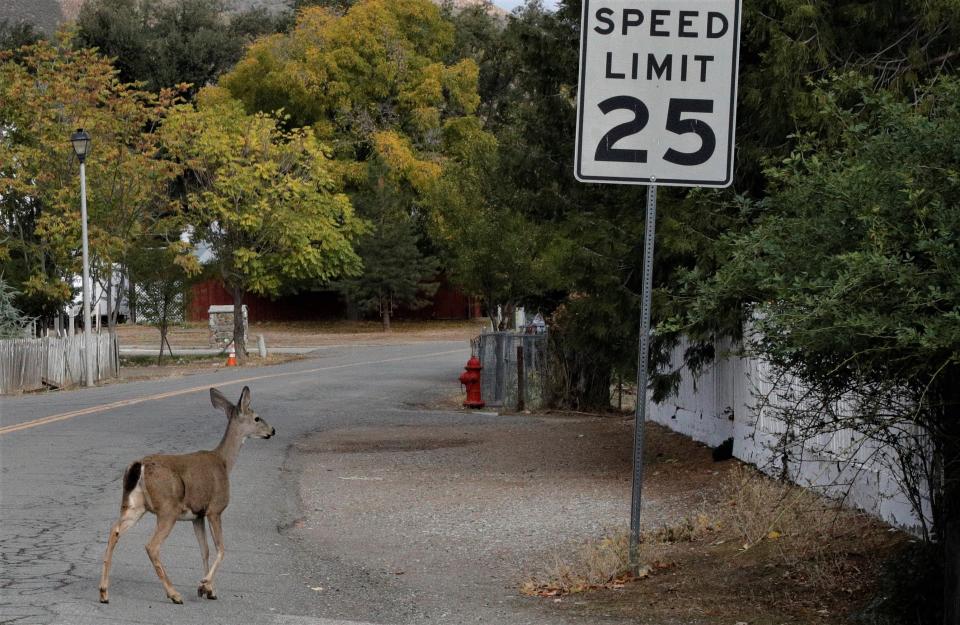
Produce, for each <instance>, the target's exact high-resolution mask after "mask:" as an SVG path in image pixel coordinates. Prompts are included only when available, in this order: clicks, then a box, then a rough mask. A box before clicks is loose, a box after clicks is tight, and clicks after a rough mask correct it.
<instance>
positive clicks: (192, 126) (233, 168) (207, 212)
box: [161, 87, 364, 359]
mask: <svg viewBox="0 0 960 625" xmlns="http://www.w3.org/2000/svg"><path fill="white" fill-rule="evenodd" d="M161 134H162V137H163V141H164V146H165V149H166V150H167V151H168V152H169V154H170V156H171V157H172V158H174V159H175V160H176V161H177V162H179V163H181V164H182V165H183V167H184V168H185V170H186V172H187V173H186V184H187V188H188V194H187V200H186V204H187V206H186V210H187V213H188V215H189V216H190V220H189V221H190V223H192V224H194V226H195V228H196V230H195V232H194V241H195V242H204V243H205V244H207V245H209V246H210V249H211V252H212V254H213V256H214V260H213V264H214V265H215V268H216V271H217V273H218V274H219V276H220V278H221V280H222V281H223V284H224V286H225V287H226V288H227V290H228V291H230V292H231V293H232V294H233V303H234V311H235V314H234V319H235V325H234V344H235V347H236V349H237V354H238V356H239V357H240V358H241V359H243V358H245V344H244V337H243V318H242V315H241V310H242V305H243V298H244V296H245V295H246V294H247V293H256V294H259V295H277V294H278V293H280V292H281V290H282V289H284V287H286V286H288V285H292V284H298V283H302V282H303V281H305V280H315V281H321V282H325V281H329V280H333V279H336V278H340V277H342V276H349V275H354V274H357V273H358V272H359V271H360V266H361V265H360V259H359V258H358V257H357V255H356V253H355V252H354V250H353V247H352V245H353V243H354V242H355V241H356V239H357V237H358V236H359V235H360V234H361V233H362V232H363V230H364V225H363V222H362V220H360V219H359V218H358V217H356V215H355V214H354V211H353V206H352V205H351V203H350V200H349V199H348V197H347V196H346V195H345V194H344V193H342V190H341V189H342V179H341V177H340V174H339V171H338V170H337V169H336V167H334V166H333V164H332V163H331V161H330V159H329V158H328V157H327V156H326V154H325V153H324V147H323V146H322V144H321V143H320V142H318V141H317V139H316V138H315V137H314V136H313V134H312V133H309V132H306V131H304V130H299V129H295V130H283V129H282V128H281V127H280V122H279V120H278V119H277V118H276V117H273V116H270V115H266V114H261V113H257V114H254V115H247V114H246V113H244V111H243V108H242V106H241V105H240V103H239V102H237V101H236V100H233V99H232V98H231V97H230V95H229V94H228V93H227V92H226V91H224V90H223V89H220V88H218V87H208V88H206V89H203V90H201V91H200V93H199V94H198V95H197V101H196V105H183V106H180V107H179V108H177V110H176V111H175V113H174V114H172V115H171V116H170V117H169V118H168V119H167V121H166V123H165V124H164V126H163V128H162V129H161Z"/></svg>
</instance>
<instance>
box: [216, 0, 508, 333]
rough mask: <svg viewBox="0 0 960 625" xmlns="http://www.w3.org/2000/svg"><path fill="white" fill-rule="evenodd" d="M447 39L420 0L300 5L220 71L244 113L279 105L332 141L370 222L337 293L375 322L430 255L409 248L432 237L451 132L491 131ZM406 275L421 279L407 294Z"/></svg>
mask: <svg viewBox="0 0 960 625" xmlns="http://www.w3.org/2000/svg"><path fill="white" fill-rule="evenodd" d="M453 48H454V31H453V26H452V25H451V24H450V23H449V22H447V21H446V20H444V19H443V16H442V15H441V12H440V9H439V8H438V7H437V6H436V5H435V4H434V3H432V2H430V1H429V0H361V1H359V2H357V3H356V4H354V5H352V6H351V7H350V8H349V10H347V11H346V12H343V13H338V12H335V11H333V10H331V9H328V8H324V7H311V8H307V9H304V10H302V11H301V12H300V13H299V14H298V19H297V23H296V26H295V27H294V28H293V30H292V31H291V32H289V33H284V34H277V35H272V36H269V37H266V38H264V39H261V40H259V41H258V42H256V43H254V44H253V45H252V46H251V47H250V48H249V50H248V52H247V55H246V56H245V57H244V58H243V59H242V60H241V61H240V62H239V63H238V64H237V66H236V67H235V68H234V69H233V70H232V71H231V72H229V73H228V74H226V75H225V76H224V77H223V79H222V81H221V84H222V85H223V86H224V87H226V88H227V89H228V90H229V91H230V92H231V93H232V94H233V96H234V97H236V98H237V99H239V100H240V101H242V102H243V103H244V105H245V107H246V109H247V111H248V112H250V113H253V112H257V111H261V112H271V111H279V110H282V111H283V115H284V116H285V118H286V120H287V121H286V123H287V124H288V125H290V126H310V127H311V128H312V131H313V133H314V135H315V136H316V137H318V138H319V139H321V140H322V141H323V142H324V143H326V144H328V145H330V146H331V147H332V156H333V158H334V160H335V162H336V165H337V168H338V170H339V171H340V172H342V175H343V176H344V179H345V181H346V184H347V187H346V188H347V191H348V192H349V193H350V194H351V196H352V197H353V198H354V199H355V200H356V205H357V207H358V211H360V213H361V216H362V217H364V218H366V219H368V220H369V222H370V223H371V224H373V228H372V229H371V231H370V232H369V233H368V234H367V235H365V237H364V239H363V240H362V241H361V244H360V246H359V249H360V250H361V252H362V254H363V256H364V264H365V269H364V273H362V274H361V275H360V276H358V277H357V278H356V279H353V280H351V281H350V284H349V287H348V288H343V289H342V292H343V293H344V294H345V295H346V296H347V298H348V299H349V300H350V301H351V303H352V304H354V305H357V306H360V307H369V308H371V309H373V310H377V311H378V312H379V313H380V315H381V316H382V317H383V320H384V325H385V327H389V315H390V313H391V310H392V308H394V307H395V306H397V305H404V306H407V307H410V306H415V305H417V303H422V302H423V301H424V298H423V297H422V295H423V294H424V293H429V292H430V291H429V286H427V285H428V284H429V282H430V280H431V279H432V278H433V277H434V275H435V273H436V271H437V263H436V262H433V261H431V260H430V259H429V258H426V257H425V256H426V255H425V254H423V252H422V251H419V250H423V249H428V248H431V247H433V246H432V245H430V244H427V245H425V244H424V243H425V241H424V239H425V237H426V236H427V234H426V233H427V227H426V224H427V222H428V221H429V219H430V218H431V213H432V211H433V210H434V206H433V201H434V200H435V199H436V198H437V187H438V185H439V184H440V181H441V180H442V179H443V176H444V171H445V170H446V169H447V168H448V166H449V165H450V164H451V163H452V162H453V161H455V160H457V155H458V154H460V153H462V152H463V151H464V150H463V148H462V146H458V145H456V144H457V142H459V141H462V140H468V141H474V140H479V141H482V142H487V143H489V142H490V141H491V140H492V139H491V138H490V137H489V135H486V133H484V132H483V130H482V124H481V123H480V121H479V120H478V119H477V118H476V117H475V112H476V108H477V106H478V104H479V96H478V95H477V79H478V69H477V65H476V63H475V62H474V61H473V60H470V59H466V60H453V58H452V57H453V56H454V49H453ZM465 129H470V132H464V130H465ZM400 239H402V240H400ZM400 250H403V253H402V254H401V253H400ZM412 252H416V253H415V254H414V256H416V258H412V259H411V255H410V254H411V253H412ZM421 261H423V262H421ZM375 267H399V268H402V269H403V271H398V272H390V274H389V275H386V274H385V273H384V272H382V271H377V270H376V269H375ZM411 282H412V283H413V284H422V285H424V287H425V288H424V289H421V292H420V296H419V297H418V294H417V292H416V289H413V290H411V289H410V288H409V285H410V284H411ZM368 303H369V304H368Z"/></svg>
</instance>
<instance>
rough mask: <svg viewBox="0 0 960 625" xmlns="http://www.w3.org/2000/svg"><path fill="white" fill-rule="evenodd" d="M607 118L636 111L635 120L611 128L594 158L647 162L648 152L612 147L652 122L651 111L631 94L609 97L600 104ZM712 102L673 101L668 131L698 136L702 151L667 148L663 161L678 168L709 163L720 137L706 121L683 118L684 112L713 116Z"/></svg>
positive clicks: (668, 116) (599, 159)
mask: <svg viewBox="0 0 960 625" xmlns="http://www.w3.org/2000/svg"><path fill="white" fill-rule="evenodd" d="M598 106H599V107H600V110H601V111H602V112H603V114H604V115H606V114H607V113H609V112H611V111H616V110H618V109H624V110H628V111H632V112H633V119H632V120H630V121H628V122H624V123H622V124H618V125H616V126H614V127H613V128H611V129H610V130H609V131H608V132H607V134H605V135H604V136H603V138H602V139H600V144H599V145H598V146H597V152H596V154H595V156H594V158H596V160H598V161H615V162H620V163H646V162H647V151H646V150H634V149H625V148H615V147H613V146H614V145H615V144H616V143H617V142H618V141H619V140H620V139H623V138H624V137H629V136H630V135H635V134H637V133H638V132H640V131H641V130H643V129H644V127H645V126H646V125H647V122H648V121H650V111H649V109H647V105H646V104H644V103H643V101H642V100H639V99H637V98H634V97H633V96H628V95H618V96H614V97H612V98H607V99H606V100H604V101H603V102H601V103H600V104H599V105H598ZM712 112H713V100H694V99H688V98H670V107H669V108H668V109H667V125H666V129H667V130H669V131H670V132H673V133H676V134H678V135H685V134H687V133H691V132H692V133H695V134H696V135H697V136H699V137H700V142H701V143H700V149H699V150H697V151H696V152H680V151H679V150H674V149H673V148H670V149H668V150H667V151H666V152H665V153H664V155H663V160H665V161H667V162H668V163H673V164H675V165H685V166H692V165H702V164H703V163H706V162H707V161H708V160H710V157H711V156H713V153H714V151H715V150H716V149H717V137H716V135H715V134H714V132H713V128H711V127H710V126H709V125H708V124H707V123H706V122H705V121H703V120H701V119H696V118H688V119H681V116H682V115H683V114H684V113H712Z"/></svg>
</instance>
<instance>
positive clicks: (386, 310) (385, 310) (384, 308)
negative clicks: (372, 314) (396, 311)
mask: <svg viewBox="0 0 960 625" xmlns="http://www.w3.org/2000/svg"><path fill="white" fill-rule="evenodd" d="M380 317H381V318H382V319H383V331H384V332H389V331H390V300H389V298H383V297H381V298H380Z"/></svg>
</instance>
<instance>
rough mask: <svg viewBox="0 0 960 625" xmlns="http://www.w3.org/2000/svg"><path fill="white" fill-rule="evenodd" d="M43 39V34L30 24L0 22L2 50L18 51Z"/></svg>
mask: <svg viewBox="0 0 960 625" xmlns="http://www.w3.org/2000/svg"><path fill="white" fill-rule="evenodd" d="M41 39H43V33H42V32H40V31H39V30H37V29H36V27H35V26H34V25H33V24H31V23H30V22H14V21H11V20H9V19H2V20H0V50H16V49H17V48H21V47H23V46H30V45H33V44H35V43H37V42H38V41H40V40H41Z"/></svg>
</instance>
